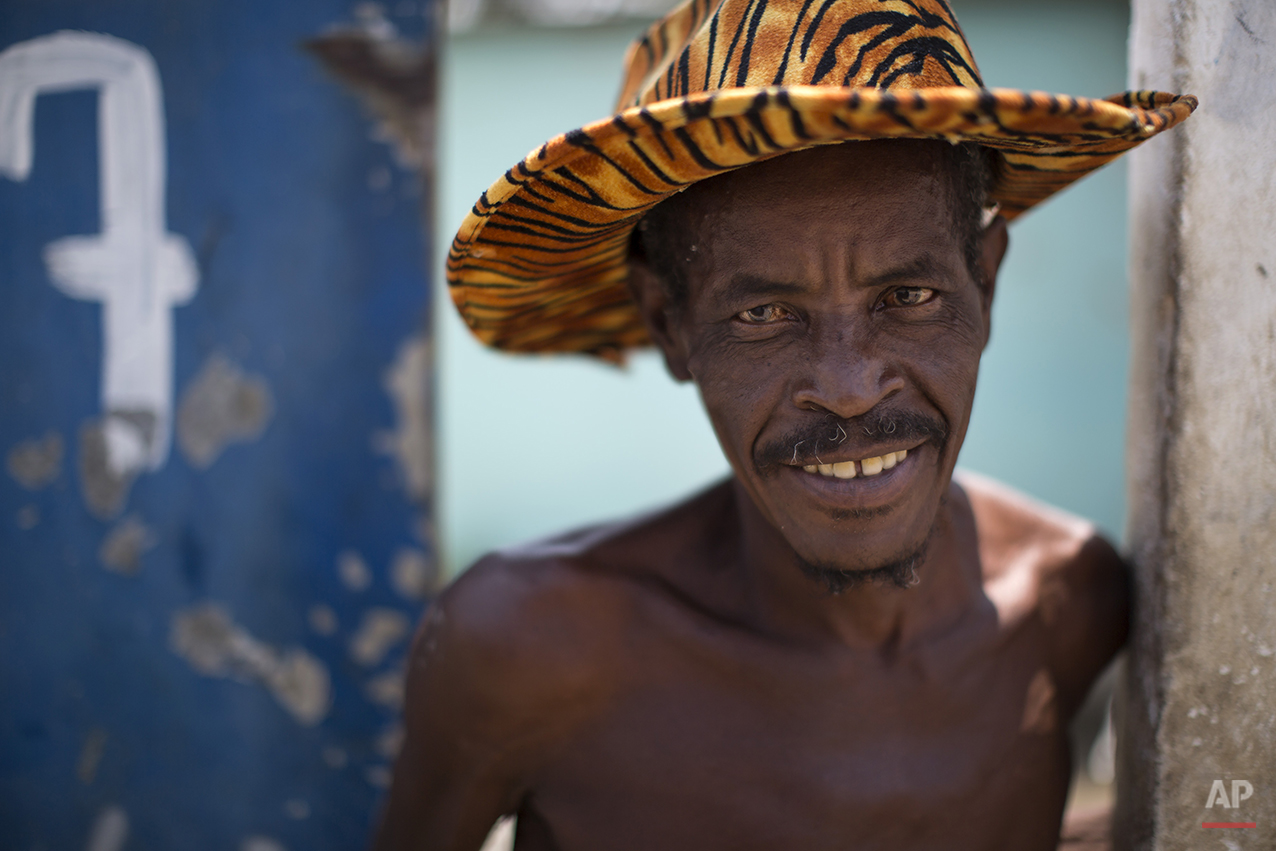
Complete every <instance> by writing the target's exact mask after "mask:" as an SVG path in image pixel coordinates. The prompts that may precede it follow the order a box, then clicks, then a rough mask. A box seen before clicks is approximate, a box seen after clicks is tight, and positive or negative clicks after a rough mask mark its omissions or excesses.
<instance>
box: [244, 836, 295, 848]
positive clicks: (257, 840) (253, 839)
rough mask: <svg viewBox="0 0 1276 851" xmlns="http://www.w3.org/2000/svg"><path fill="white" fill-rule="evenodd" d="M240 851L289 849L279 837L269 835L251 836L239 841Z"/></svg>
mask: <svg viewBox="0 0 1276 851" xmlns="http://www.w3.org/2000/svg"><path fill="white" fill-rule="evenodd" d="M239 851H288V849H287V848H285V847H284V846H283V844H282V843H281V842H280V841H279V840H277V839H271V838H270V837H269V836H249V837H248V838H246V839H245V840H244V841H243V842H241V843H239Z"/></svg>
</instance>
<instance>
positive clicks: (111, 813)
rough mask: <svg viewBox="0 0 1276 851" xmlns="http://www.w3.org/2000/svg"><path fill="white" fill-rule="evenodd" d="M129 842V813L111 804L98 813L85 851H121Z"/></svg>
mask: <svg viewBox="0 0 1276 851" xmlns="http://www.w3.org/2000/svg"><path fill="white" fill-rule="evenodd" d="M127 840H128V813H126V812H124V808H123V807H119V806H116V805H115V804H111V805H110V806H106V807H103V808H102V809H101V810H100V811H98V814H97V818H95V819H93V827H92V828H91V829H90V831H89V841H88V842H87V843H85V845H84V848H85V851H120V849H122V848H123V847H124V843H125V841H127Z"/></svg>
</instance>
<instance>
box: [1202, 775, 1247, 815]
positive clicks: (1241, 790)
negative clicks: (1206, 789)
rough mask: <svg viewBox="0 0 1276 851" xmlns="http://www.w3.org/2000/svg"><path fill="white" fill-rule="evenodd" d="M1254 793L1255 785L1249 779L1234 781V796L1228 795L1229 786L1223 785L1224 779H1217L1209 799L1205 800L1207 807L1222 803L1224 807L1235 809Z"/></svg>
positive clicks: (1211, 788)
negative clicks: (1229, 796)
mask: <svg viewBox="0 0 1276 851" xmlns="http://www.w3.org/2000/svg"><path fill="white" fill-rule="evenodd" d="M1253 794H1254V787H1253V786H1252V785H1251V784H1250V782H1249V781H1248V780H1233V781H1232V797H1231V798H1230V799H1229V798H1228V797H1227V788H1226V787H1225V786H1223V781H1222V780H1215V781H1214V785H1213V786H1211V787H1210V797H1209V800H1208V801H1206V802H1205V806H1206V807H1207V808H1211V809H1212V808H1213V807H1214V805H1215V804H1221V805H1222V806H1223V808H1224V809H1228V810H1231V809H1235V808H1236V807H1239V806H1240V805H1241V801H1243V800H1245V799H1246V798H1248V797H1249V796H1250V795H1253Z"/></svg>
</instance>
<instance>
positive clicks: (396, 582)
mask: <svg viewBox="0 0 1276 851" xmlns="http://www.w3.org/2000/svg"><path fill="white" fill-rule="evenodd" d="M438 580H439V570H438V565H437V564H436V563H435V562H434V561H433V560H431V559H430V558H429V557H428V556H426V554H425V553H423V552H422V551H421V550H415V549H411V548H408V547H404V548H403V549H401V550H399V551H398V552H397V553H395V554H394V560H393V561H392V562H390V585H391V586H393V588H394V590H395V591H397V592H398V593H399V595H400V596H402V597H404V598H406V599H408V600H422V599H425V598H426V597H427V596H429V595H430V594H431V593H432V592H434V591H436V590H437V589H438Z"/></svg>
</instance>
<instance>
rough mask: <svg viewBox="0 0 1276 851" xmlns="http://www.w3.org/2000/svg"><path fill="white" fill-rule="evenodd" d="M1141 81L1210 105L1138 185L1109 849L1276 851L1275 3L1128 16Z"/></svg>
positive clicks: (1176, 134)
mask: <svg viewBox="0 0 1276 851" xmlns="http://www.w3.org/2000/svg"><path fill="white" fill-rule="evenodd" d="M1130 68H1131V87H1132V88H1138V89H1161V90H1169V91H1175V92H1185V93H1190V94H1195V95H1197V96H1198V97H1199V98H1200V99H1201V106H1200V108H1199V109H1198V110H1197V112H1196V114H1195V115H1194V116H1193V117H1192V118H1191V119H1189V120H1188V121H1187V122H1186V124H1185V125H1184V126H1182V127H1180V128H1179V129H1177V130H1174V131H1173V132H1170V133H1167V134H1165V135H1164V136H1163V137H1160V138H1158V139H1155V140H1153V141H1152V142H1150V143H1148V144H1147V145H1146V146H1144V148H1143V149H1142V150H1140V151H1138V152H1137V153H1136V154H1134V155H1132V162H1131V169H1130V204H1131V265H1132V269H1131V298H1132V310H1131V315H1132V317H1133V327H1132V335H1133V358H1132V362H1131V373H1132V375H1131V398H1130V419H1129V434H1128V487H1129V506H1130V508H1129V527H1128V528H1129V535H1130V541H1131V544H1132V547H1133V556H1134V560H1135V564H1136V586H1137V588H1136V601H1137V611H1136V620H1135V635H1134V641H1133V643H1132V646H1131V658H1130V666H1129V679H1128V682H1127V684H1126V686H1127V688H1126V694H1125V700H1124V707H1123V712H1122V716H1123V717H1122V722H1121V723H1122V733H1121V740H1120V744H1119V750H1118V804H1117V823H1116V840H1117V841H1116V847H1118V848H1131V849H1153V848H1154V849H1158V851H1159V849H1180V848H1236V849H1241V848H1244V849H1248V848H1255V849H1257V848H1265V849H1270V848H1276V656H1274V655H1273V654H1274V653H1276V591H1274V590H1273V585H1276V3H1273V2H1272V0H1134V2H1133V27H1132V35H1131V43H1130ZM1206 823H1233V824H1235V823H1240V824H1248V823H1254V824H1256V825H1257V826H1256V827H1253V828H1241V827H1228V828H1216V827H1204V826H1203V825H1204V824H1206Z"/></svg>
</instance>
